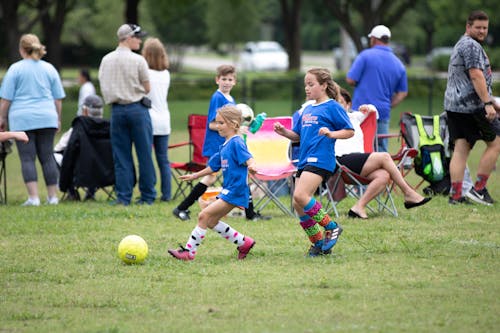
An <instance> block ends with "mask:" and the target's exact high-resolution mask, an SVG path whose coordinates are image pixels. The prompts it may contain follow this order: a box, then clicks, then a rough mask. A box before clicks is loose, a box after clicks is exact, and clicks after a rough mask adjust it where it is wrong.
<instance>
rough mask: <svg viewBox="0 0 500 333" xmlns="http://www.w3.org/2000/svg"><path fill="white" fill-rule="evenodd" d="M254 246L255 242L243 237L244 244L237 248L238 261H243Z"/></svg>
mask: <svg viewBox="0 0 500 333" xmlns="http://www.w3.org/2000/svg"><path fill="white" fill-rule="evenodd" d="M254 245H255V241H254V240H253V239H252V238H250V237H248V236H245V243H244V244H243V245H242V246H240V247H238V259H240V260H241V259H245V258H246V256H247V254H248V252H250V250H251V249H252V247H253V246H254Z"/></svg>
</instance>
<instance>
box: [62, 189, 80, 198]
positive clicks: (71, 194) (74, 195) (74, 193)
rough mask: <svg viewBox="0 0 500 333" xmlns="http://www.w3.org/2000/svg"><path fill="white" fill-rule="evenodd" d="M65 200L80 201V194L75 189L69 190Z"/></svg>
mask: <svg viewBox="0 0 500 333" xmlns="http://www.w3.org/2000/svg"><path fill="white" fill-rule="evenodd" d="M65 200H68V201H80V192H78V190H76V189H69V190H68V194H67V195H66V198H65Z"/></svg>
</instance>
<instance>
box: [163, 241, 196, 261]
mask: <svg viewBox="0 0 500 333" xmlns="http://www.w3.org/2000/svg"><path fill="white" fill-rule="evenodd" d="M168 253H170V255H171V256H172V257H174V258H175V259H178V260H183V261H191V260H194V255H192V254H191V253H189V250H188V249H186V248H184V247H183V246H182V245H181V246H180V247H179V249H177V250H174V249H169V250H168Z"/></svg>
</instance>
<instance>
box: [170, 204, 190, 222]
mask: <svg viewBox="0 0 500 333" xmlns="http://www.w3.org/2000/svg"><path fill="white" fill-rule="evenodd" d="M172 214H174V216H175V217H177V218H178V219H180V220H182V221H187V220H189V219H191V217H190V216H189V210H180V209H179V208H177V207H175V208H174V210H173V211H172Z"/></svg>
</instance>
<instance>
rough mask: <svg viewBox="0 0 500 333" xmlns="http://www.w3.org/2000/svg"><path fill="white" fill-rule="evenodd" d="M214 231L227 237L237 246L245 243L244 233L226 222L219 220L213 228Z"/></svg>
mask: <svg viewBox="0 0 500 333" xmlns="http://www.w3.org/2000/svg"><path fill="white" fill-rule="evenodd" d="M213 230H214V231H217V232H218V233H219V235H221V237H223V238H225V239H227V240H228V241H230V242H231V243H234V244H236V245H238V246H242V245H243V244H245V241H244V239H245V235H243V234H240V233H239V232H238V231H236V230H235V229H233V228H231V226H230V225H229V224H227V223H224V222H222V221H219V223H217V225H216V226H215V227H214V228H213Z"/></svg>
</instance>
